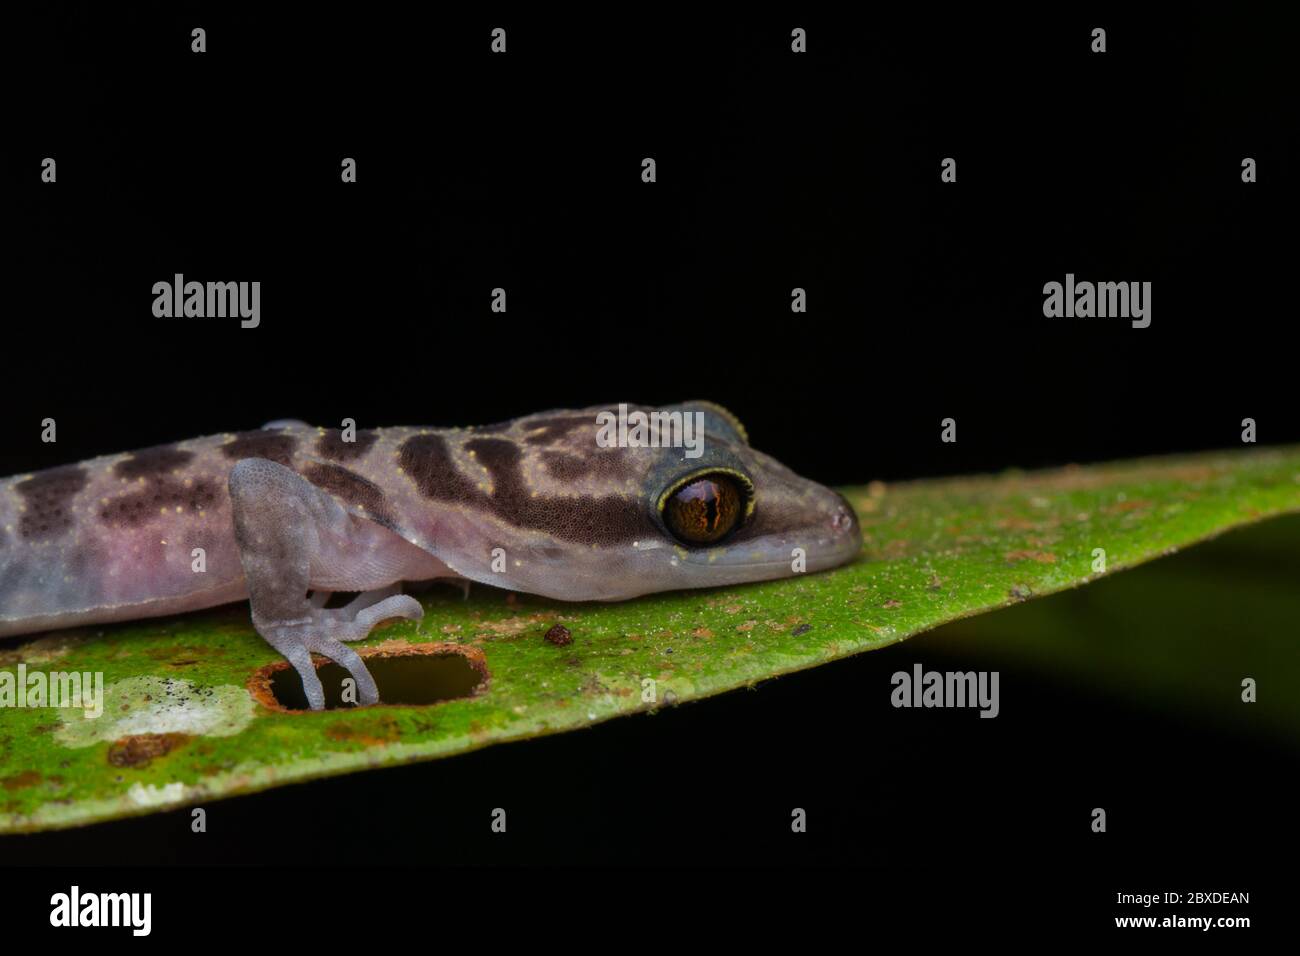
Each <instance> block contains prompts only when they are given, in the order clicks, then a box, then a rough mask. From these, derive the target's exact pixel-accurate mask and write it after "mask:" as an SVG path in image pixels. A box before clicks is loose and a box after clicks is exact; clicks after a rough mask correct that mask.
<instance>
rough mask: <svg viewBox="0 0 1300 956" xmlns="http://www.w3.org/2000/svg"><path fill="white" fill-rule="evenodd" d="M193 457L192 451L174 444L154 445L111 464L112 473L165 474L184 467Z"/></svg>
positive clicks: (126, 475)
mask: <svg viewBox="0 0 1300 956" xmlns="http://www.w3.org/2000/svg"><path fill="white" fill-rule="evenodd" d="M193 458H194V453H193V452H189V451H184V450H183V449H180V448H177V447H176V446H175V445H155V446H154V447H153V448H145V449H142V450H141V451H137V452H134V453H133V454H132V455H131V457H130V458H127V459H124V460H123V461H119V462H118V463H117V464H116V465H114V466H113V474H115V475H117V476H118V477H119V478H127V479H132V480H134V479H136V478H150V477H152V476H154V475H165V474H167V473H168V472H172V471H176V470H177V469H178V468H184V467H185V466H186V465H188V464H189V463H190V461H191V460H192V459H193Z"/></svg>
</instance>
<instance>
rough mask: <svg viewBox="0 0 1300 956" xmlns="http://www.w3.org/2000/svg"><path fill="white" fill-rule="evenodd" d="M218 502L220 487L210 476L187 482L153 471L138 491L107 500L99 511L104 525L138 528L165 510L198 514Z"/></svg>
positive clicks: (174, 512)
mask: <svg viewBox="0 0 1300 956" xmlns="http://www.w3.org/2000/svg"><path fill="white" fill-rule="evenodd" d="M220 501H221V487H220V485H218V484H217V482H215V481H213V480H212V479H211V478H194V479H190V480H189V484H186V482H185V481H183V480H181V479H180V478H176V477H174V476H172V475H169V474H155V475H154V476H153V477H152V478H150V479H149V480H148V481H147V482H146V483H145V484H144V485H143V486H142V487H141V488H140V490H138V491H133V492H131V493H130V494H125V495H120V496H119V497H117V498H111V499H109V502H108V504H106V505H104V506H103V507H102V508H100V510H99V516H100V518H102V519H103V521H104V523H105V524H110V525H114V526H116V527H121V528H138V527H139V526H140V525H142V524H145V523H146V522H148V521H150V520H152V519H154V518H158V517H161V516H162V515H163V514H164V513H165V512H171V513H172V514H176V513H178V512H177V509H178V508H179V509H180V512H179V513H181V514H186V513H188V514H191V515H198V514H200V512H203V511H205V510H207V509H208V508H211V507H213V506H214V505H216V504H218V503H219V502H220Z"/></svg>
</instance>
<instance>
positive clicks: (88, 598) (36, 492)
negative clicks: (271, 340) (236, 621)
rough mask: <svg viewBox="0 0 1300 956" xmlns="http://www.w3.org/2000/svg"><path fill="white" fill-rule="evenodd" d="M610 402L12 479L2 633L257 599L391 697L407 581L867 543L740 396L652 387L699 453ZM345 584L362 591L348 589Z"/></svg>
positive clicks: (152, 456) (144, 455)
mask: <svg viewBox="0 0 1300 956" xmlns="http://www.w3.org/2000/svg"><path fill="white" fill-rule="evenodd" d="M610 409H611V407H610V406H599V407H593V408H588V409H580V410H564V411H550V412H542V413H538V414H535V415H529V416H525V417H523V418H519V419H514V420H512V421H509V422H503V423H500V424H497V425H488V426H478V427H471V428H463V429H444V430H438V429H431V428H379V429H370V430H359V431H356V432H355V434H352V433H344V432H341V431H340V430H339V429H327V428H317V427H312V426H309V425H306V424H303V423H298V422H278V423H274V424H273V425H270V426H267V427H265V428H262V429H258V430H256V431H250V432H242V433H233V434H223V435H214V436H209V437H205V438H198V439H193V440H189V441H183V442H179V443H177V444H174V445H165V446H159V447H155V448H149V449H144V450H141V451H135V452H128V453H124V454H119V455H110V456H105V457H101V458H96V459H92V460H90V461H86V462H82V463H80V464H74V465H63V466H59V467H55V468H51V469H48V470H46V471H40V472H36V473H33V474H28V475H18V476H15V477H13V478H9V479H5V480H3V481H0V638H2V637H6V636H9V635H14V634H27V633H33V632H38V631H44V630H51V629H55V628H63V627H72V626H79V625H87V624H99V623H107V622H113V621H122V620H132V619H137V618H146V617H156V616H160V615H168V614H176V613H182V612H186V611H192V610H197V609H200V608H206V607H212V606H215V605H218V604H225V603H229V602H232V601H239V600H244V599H248V600H249V601H250V604H251V611H252V619H253V624H254V627H255V628H256V629H257V631H258V632H259V633H260V634H261V635H262V636H263V637H264V638H266V640H267V641H269V642H270V643H271V645H272V646H274V647H275V648H276V649H277V650H279V651H280V652H281V653H282V654H284V656H285V657H286V658H288V659H289V661H290V662H291V663H292V664H293V665H294V667H295V668H296V669H297V671H298V673H299V674H300V675H301V677H302V679H303V683H304V687H305V689H306V691H307V698H308V701H309V703H310V704H311V706H312V707H313V708H314V709H319V708H321V707H322V706H323V704H324V696H323V693H322V690H321V687H320V682H319V679H318V678H317V676H316V671H315V667H314V665H313V664H312V661H311V654H312V653H318V654H322V655H324V656H325V657H328V658H330V659H331V660H334V661H336V662H337V663H339V664H341V665H342V666H343V667H345V668H347V669H348V671H349V672H350V673H351V674H352V676H353V677H354V678H355V679H356V681H357V685H358V690H359V692H360V693H359V696H360V698H361V701H362V703H374V702H376V701H377V700H378V692H377V689H376V688H375V685H374V681H373V680H372V679H371V677H370V674H369V673H368V672H367V670H366V668H365V665H364V663H362V661H361V659H360V657H359V656H358V655H357V654H356V652H355V651H353V650H352V649H351V648H349V647H348V646H347V644H348V642H351V641H355V640H360V639H362V638H364V637H365V636H366V635H367V634H368V633H369V631H370V629H371V628H372V627H373V626H374V625H375V624H377V623H379V622H380V621H382V620H385V619H388V618H393V617H406V618H410V619H418V618H419V617H420V616H421V615H422V613H423V611H422V608H421V606H420V604H419V602H417V601H416V600H414V599H413V598H411V597H409V596H407V595H403V594H401V593H400V585H401V582H403V581H418V580H428V579H437V578H447V579H453V580H454V579H464V580H469V581H476V582H480V583H485V584H492V585H495V586H498V587H503V588H507V589H511V590H517V591H526V592H531V593H535V594H540V595H545V596H547V597H551V598H556V599H560V600H567V601H583V600H602V601H609V600H622V599H625V598H631V597H635V596H638V595H642V594H647V593H651V592H656V591H665V590H676V589H681V588H694V587H711V586H720V585H732V584H740V583H745V582H749V581H757V580H764V579H770V578H777V577H785V576H788V575H791V574H793V573H795V571H796V569H806V570H807V571H819V570H823V569H826V568H830V567H834V566H836V565H839V564H843V563H844V562H846V561H848V560H851V559H852V558H853V557H854V556H855V555H856V554H857V553H858V551H859V549H860V547H861V535H860V531H859V528H858V523H857V519H856V517H855V516H854V514H853V510H852V509H851V508H850V507H849V506H848V504H847V502H845V500H844V499H843V498H842V497H841V496H840V495H838V494H837V493H835V492H833V491H831V490H829V489H827V488H824V487H822V486H821V485H818V484H816V483H815V482H811V481H808V480H806V479H803V478H800V477H799V476H798V475H796V474H795V473H794V472H792V471H791V470H790V469H788V468H786V467H785V466H784V465H782V464H780V463H779V462H777V461H776V460H775V459H773V458H771V457H770V456H767V455H764V454H763V453H761V452H759V451H757V450H755V449H753V448H751V447H750V446H749V443H748V439H747V437H746V435H745V432H744V429H743V428H742V427H741V426H740V423H739V422H738V421H736V420H735V418H734V417H733V416H732V415H731V414H730V413H729V412H727V411H726V410H725V409H723V408H721V407H720V406H717V405H713V404H712V403H707V402H691V403H684V404H682V405H678V406H669V407H668V408H666V409H643V411H645V412H647V413H649V412H681V413H683V414H692V415H696V414H698V415H699V416H700V420H701V421H702V423H703V425H704V436H703V442H702V444H701V447H700V448H698V449H693V450H692V452H691V455H692V456H688V455H687V454H685V453H684V451H683V449H682V448H680V447H671V446H670V445H669V444H668V442H667V441H664V442H659V441H657V440H652V441H651V442H648V443H645V444H642V445H639V446H635V447H603V446H602V445H601V443H600V442H599V441H598V440H597V439H598V436H599V433H600V426H599V418H598V416H599V415H600V414H601V413H602V412H609V411H610ZM665 420H666V419H665ZM656 427H657V426H656ZM650 437H651V438H652V439H658V438H659V437H660V436H658V435H657V434H655V433H654V428H652V429H651V435H650ZM348 439H352V440H348ZM664 446H667V447H664ZM796 549H799V550H798V551H796ZM800 556H802V557H800ZM334 591H347V592H361V594H360V596H359V597H358V598H356V599H355V600H354V601H353V602H352V603H351V604H349V605H347V606H345V607H342V608H326V607H325V606H324V604H325V598H326V597H327V596H328V593H329V592H334Z"/></svg>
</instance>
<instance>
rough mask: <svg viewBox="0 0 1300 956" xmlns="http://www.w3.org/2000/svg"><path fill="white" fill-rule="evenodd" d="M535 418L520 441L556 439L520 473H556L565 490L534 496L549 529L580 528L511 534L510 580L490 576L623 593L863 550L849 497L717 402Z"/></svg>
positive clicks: (594, 595)
mask: <svg viewBox="0 0 1300 956" xmlns="http://www.w3.org/2000/svg"><path fill="white" fill-rule="evenodd" d="M561 416H563V417H561ZM584 418H585V421H586V422H587V423H588V424H587V425H586V426H584V425H582V424H581V422H583V420H584ZM561 423H564V427H561ZM574 423H578V424H574ZM531 424H532V426H533V427H532V430H531V431H530V422H529V421H528V420H524V421H523V422H522V423H521V425H522V430H521V433H520V434H521V435H522V436H523V442H524V443H527V442H529V441H530V440H533V439H532V438H530V437H529V436H530V435H531V436H539V435H540V436H543V437H545V436H546V435H547V434H548V433H547V431H546V429H551V430H552V431H553V432H554V433H555V434H556V438H555V440H554V441H551V440H549V439H547V440H546V441H544V442H539V443H538V445H537V446H534V447H532V448H530V449H529V457H530V459H532V458H534V457H535V458H536V460H537V461H538V462H539V464H538V465H537V466H536V467H528V466H527V465H525V467H524V469H523V471H524V475H525V476H526V477H525V480H526V482H527V483H529V484H535V482H536V481H537V480H538V479H537V477H536V476H537V475H538V474H539V473H540V474H541V475H542V479H541V480H543V481H546V482H548V483H550V482H555V481H557V480H559V481H563V482H564V483H565V485H566V487H565V488H564V489H563V494H560V492H561V489H559V488H557V487H555V486H554V485H553V484H551V485H550V486H549V487H546V488H545V489H544V490H543V492H542V494H543V496H544V497H545V498H547V499H549V501H550V502H552V503H553V504H554V506H555V507H554V516H553V517H554V524H555V525H556V526H557V527H560V526H562V527H563V528H565V529H574V528H578V529H581V532H580V533H579V534H577V535H569V536H568V537H567V538H566V536H565V535H564V534H555V533H554V531H555V530H557V528H556V527H553V528H551V529H550V530H551V531H552V533H551V534H549V535H543V536H540V537H539V536H530V540H527V541H525V540H521V541H518V542H516V543H517V545H519V546H520V547H519V548H516V549H515V550H514V557H515V560H512V561H511V562H510V564H511V567H510V568H508V569H507V571H506V576H505V580H502V578H501V577H500V576H496V577H495V580H494V579H493V578H485V580H487V581H488V583H501V584H505V585H506V586H507V587H514V588H517V589H519V590H525V591H532V592H534V593H540V594H545V595H548V596H551V597H557V598H561V599H566V600H593V599H594V600H620V599H623V598H628V597H635V596H637V595H642V594H648V593H652V592H656V591H670V590H678V589H683V588H698V587H718V586H725V585H733V584H743V583H748V582H752V581H762V580H768V579H772V578H783V577H792V576H794V575H796V574H799V573H803V572H816V571H822V570H825V569H828V568H833V567H836V566H838V565H841V564H844V563H845V562H848V561H850V560H852V559H853V558H854V557H855V556H856V555H857V554H858V553H859V551H860V550H861V547H862V535H861V530H860V528H859V526H858V520H857V517H856V515H855V514H854V512H853V509H852V507H851V506H850V505H849V503H848V502H847V501H846V500H845V499H844V497H843V496H842V495H840V494H838V493H837V492H835V491H832V490H831V489H829V488H826V487H824V486H822V485H820V484H818V483H816V482H813V481H809V480H808V479H806V478H802V477H800V476H799V475H797V474H795V472H793V471H791V470H790V469H789V468H787V467H785V466H784V465H783V464H781V463H780V462H779V461H777V460H776V459H774V458H772V457H771V456H769V455H766V454H764V453H762V452H760V451H758V450H756V449H754V448H752V447H751V446H750V444H749V440H748V436H747V434H746V432H745V429H744V427H743V426H742V425H741V424H740V422H739V421H738V420H737V419H736V417H735V416H734V415H732V414H731V413H730V412H729V411H727V410H726V409H724V408H722V407H721V406H719V405H715V404H713V403H711V402H702V401H696V402H686V403H683V404H680V405H671V406H666V407H663V408H657V409H656V408H646V407H640V406H631V407H629V406H625V405H624V406H602V407H600V408H594V409H586V410H583V411H580V412H552V413H548V414H547V415H546V416H544V417H542V418H540V419H537V420H536V421H535V422H533V423H531ZM593 432H594V433H595V434H594V435H593ZM533 494H534V501H536V500H537V498H536V496H537V494H538V492H537V491H534V492H533ZM564 502H568V504H567V505H566V504H564ZM536 507H538V508H541V507H542V506H541V505H537V506H536ZM542 530H545V529H542ZM507 550H509V549H507Z"/></svg>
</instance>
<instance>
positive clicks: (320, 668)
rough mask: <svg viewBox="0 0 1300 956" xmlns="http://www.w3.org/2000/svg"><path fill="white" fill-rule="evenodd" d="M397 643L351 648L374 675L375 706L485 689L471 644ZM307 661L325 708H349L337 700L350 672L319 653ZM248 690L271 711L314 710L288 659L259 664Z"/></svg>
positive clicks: (482, 662) (480, 660)
mask: <svg viewBox="0 0 1300 956" xmlns="http://www.w3.org/2000/svg"><path fill="white" fill-rule="evenodd" d="M397 643H398V642H388V644H387V646H385V647H383V648H382V649H381V648H361V647H358V648H357V649H356V650H357V652H358V653H359V654H360V655H361V658H362V659H363V660H364V661H365V664H366V669H367V670H368V671H370V676H371V677H373V678H374V679H375V685H376V686H377V687H378V688H379V703H380V704H381V705H382V704H401V705H405V706H412V705H417V706H418V705H428V704H438V703H441V702H443V701H446V700H456V699H458V698H462V697H473V696H475V695H477V694H481V693H483V691H485V690H486V689H487V686H488V678H489V675H488V669H487V659H486V658H485V657H484V656H483V653H482V651H479V650H478V649H477V648H467V647H463V646H461V645H458V644H447V643H437V644H407V645H401V646H394V645H395V644H397ZM313 663H315V664H316V674H317V676H318V677H320V682H321V688H322V689H323V690H324V691H325V709H326V710H340V709H341V710H350V709H352V707H353V704H352V702H351V701H349V702H346V703H345V702H344V700H343V686H344V685H343V682H344V680H345V679H347V678H349V677H350V676H351V675H349V673H348V672H347V670H346V669H344V668H343V667H341V666H339V665H338V664H335V663H334V662H333V661H327V660H325V659H324V658H320V657H314V658H313ZM248 689H249V690H250V691H251V692H252V694H253V697H254V698H255V699H256V700H257V701H258V703H260V704H262V705H263V706H265V707H268V708H270V709H271V710H277V711H280V712H281V713H284V712H293V713H297V712H301V713H304V714H311V713H316V711H313V710H311V709H309V707H308V704H307V695H306V694H305V693H304V691H303V688H302V679H301V678H300V677H299V676H298V672H297V671H295V670H294V669H293V668H292V667H291V666H289V663H288V661H277V662H276V663H274V664H269V665H267V666H266V667H262V668H259V669H258V670H257V671H255V672H254V673H253V677H252V679H251V680H250V681H249V682H248ZM355 696H356V695H355V693H354V694H353V697H354V698H355Z"/></svg>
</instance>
